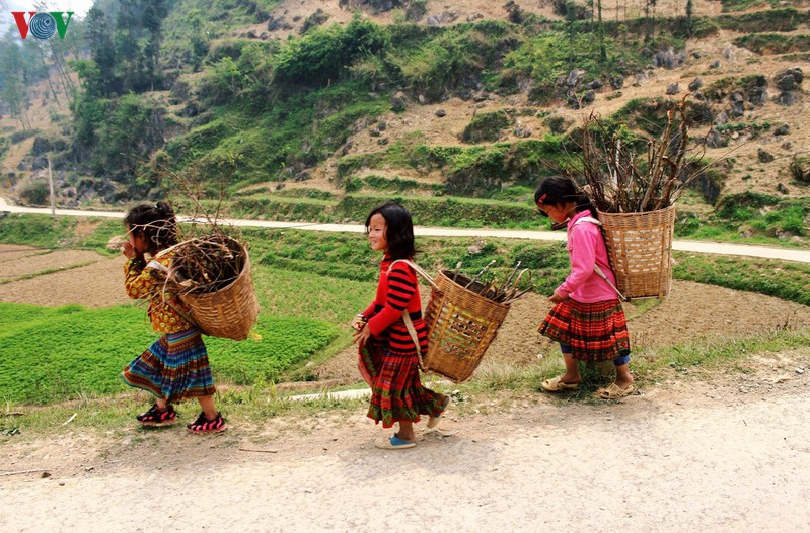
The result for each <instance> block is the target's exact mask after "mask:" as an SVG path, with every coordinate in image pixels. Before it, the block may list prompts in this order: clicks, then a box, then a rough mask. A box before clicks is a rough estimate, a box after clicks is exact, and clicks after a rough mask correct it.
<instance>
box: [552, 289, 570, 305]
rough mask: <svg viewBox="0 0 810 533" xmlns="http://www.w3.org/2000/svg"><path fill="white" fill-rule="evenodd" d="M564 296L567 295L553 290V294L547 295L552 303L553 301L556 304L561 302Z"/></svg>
mask: <svg viewBox="0 0 810 533" xmlns="http://www.w3.org/2000/svg"><path fill="white" fill-rule="evenodd" d="M566 298H568V296H566V295H564V294H560V293H559V292H557V291H554V294H552V295H551V296H549V297H548V299H549V300H550V301H551V302H552V303H555V304H558V303H560V302H562V301H563V300H565V299H566Z"/></svg>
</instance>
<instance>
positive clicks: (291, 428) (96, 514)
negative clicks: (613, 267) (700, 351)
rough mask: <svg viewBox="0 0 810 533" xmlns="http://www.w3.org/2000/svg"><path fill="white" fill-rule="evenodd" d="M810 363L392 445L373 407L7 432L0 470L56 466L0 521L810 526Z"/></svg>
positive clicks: (558, 407)
mask: <svg viewBox="0 0 810 533" xmlns="http://www.w3.org/2000/svg"><path fill="white" fill-rule="evenodd" d="M808 355H810V349H808V350H805V351H804V352H802V353H797V354H793V355H792V357H794V359H793V360H791V361H789V362H787V364H785V363H786V361H785V360H784V357H785V355H784V354H780V355H779V357H780V358H782V360H781V362H778V361H767V362H764V363H763V365H762V367H761V368H760V370H759V371H758V372H757V373H756V374H753V375H747V376H742V377H737V378H731V379H729V380H726V382H725V383H723V384H717V383H714V384H706V383H703V382H696V381H694V380H689V381H687V380H682V381H678V382H674V383H671V384H669V385H663V386H662V387H660V388H655V389H653V390H648V391H646V392H645V394H643V395H637V396H632V397H629V398H626V399H625V400H624V401H622V402H621V403H619V404H612V405H606V404H598V405H583V404H567V403H566V402H564V401H563V402H561V401H557V400H555V399H553V398H549V397H548V396H546V395H543V394H541V393H536V394H532V395H529V396H527V397H524V398H517V399H515V400H514V404H513V405H514V407H513V408H512V409H511V410H509V411H507V412H505V413H496V414H490V415H486V414H474V413H468V414H464V415H460V414H458V410H457V411H456V412H455V413H452V414H449V415H448V419H447V420H446V421H444V422H443V423H442V426H440V427H439V431H434V432H430V433H422V434H421V435H420V436H419V441H418V442H419V444H418V446H417V447H416V448H414V449H412V450H401V451H397V452H388V451H382V450H378V449H375V448H374V447H373V445H372V442H373V439H374V438H375V437H376V436H378V435H381V434H383V433H382V430H379V429H377V428H375V427H374V426H373V425H372V424H371V423H370V422H368V421H367V420H365V419H364V416H363V414H364V413H363V411H362V409H361V408H358V410H357V411H356V412H355V413H354V415H353V416H351V417H350V418H349V419H338V418H336V416H335V415H329V414H326V415H324V416H325V418H323V419H320V420H290V419H273V420H268V421H267V425H266V426H264V427H261V428H253V429H240V428H239V426H238V425H237V426H235V427H234V428H233V429H232V430H231V431H230V432H229V433H226V434H225V435H222V436H214V437H200V436H196V435H189V434H186V433H185V432H184V430H183V429H182V428H181V427H177V426H175V427H174V428H169V429H162V430H159V431H154V430H153V431H143V430H139V429H135V428H130V429H127V430H126V432H125V435H124V436H119V437H112V436H109V435H96V434H92V433H86V432H83V431H80V432H75V433H69V434H67V435H65V436H55V437H51V438H49V439H47V440H44V441H43V440H40V441H35V442H26V443H23V442H20V443H19V444H17V443H15V441H13V440H12V441H10V442H7V443H6V444H4V445H3V446H1V447H0V454H2V464H3V465H4V466H3V468H2V469H3V470H11V471H19V470H26V469H35V468H47V469H49V472H50V473H52V476H51V477H48V478H41V477H39V476H40V475H41V474H39V473H31V474H20V475H13V476H0V530H2V531H65V532H69V531H82V532H88V531H165V530H180V531H191V530H197V531H199V530H211V531H216V530H232V531H285V532H287V531H294V532H297V531H301V532H310V531H352V532H355V531H360V532H365V531H369V532H370V531H375V532H376V531H388V530H391V531H393V530H400V531H401V530H408V531H473V530H474V531H493V532H494V531H540V530H550V531H561V530H569V531H724V532H725V531H743V530H745V531H754V530H764V531H777V530H778V531H807V530H808V529H810V507H808V505H807V501H808V499H809V498H810V479H809V478H808V477H807V472H808V471H810V425H808V424H807V423H806V421H807V412H808V410H810V388H808V385H810V379H808V377H807V376H808V374H807V373H798V372H797V371H796V370H795V369H793V368H790V366H791V365H793V364H797V363H798V362H801V361H804V364H806V362H807V361H808ZM484 409H485V405H479V406H477V407H476V409H475V410H478V411H483V410H484ZM187 410H188V409H186V411H187ZM182 414H183V415H186V414H187V413H182ZM240 446H241V447H245V448H248V447H252V448H253V449H260V450H264V451H241V450H239V447H240Z"/></svg>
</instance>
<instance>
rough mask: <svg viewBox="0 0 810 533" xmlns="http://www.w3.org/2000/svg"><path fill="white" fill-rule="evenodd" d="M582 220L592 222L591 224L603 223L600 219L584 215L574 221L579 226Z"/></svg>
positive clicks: (599, 224)
mask: <svg viewBox="0 0 810 533" xmlns="http://www.w3.org/2000/svg"><path fill="white" fill-rule="evenodd" d="M582 222H590V223H591V224H596V225H597V226H601V225H602V223H601V222H599V221H598V220H596V219H595V218H593V217H582V218H580V219H579V220H577V221H576V222H574V226H579V225H580V223H582Z"/></svg>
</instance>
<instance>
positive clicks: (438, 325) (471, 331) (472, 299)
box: [420, 269, 509, 383]
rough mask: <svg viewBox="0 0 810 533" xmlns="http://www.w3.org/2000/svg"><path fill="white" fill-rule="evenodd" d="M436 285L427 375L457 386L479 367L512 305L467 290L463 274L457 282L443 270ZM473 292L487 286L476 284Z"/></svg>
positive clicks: (430, 315) (430, 305) (430, 307)
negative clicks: (440, 377)
mask: <svg viewBox="0 0 810 533" xmlns="http://www.w3.org/2000/svg"><path fill="white" fill-rule="evenodd" d="M420 273H421V274H422V275H423V277H425V278H426V279H427V280H428V281H430V283H431V285H432V286H433V290H432V292H431V295H430V301H429V302H428V305H427V309H426V310H425V322H426V324H427V328H428V351H427V353H426V354H424V356H423V360H422V362H423V365H424V368H423V369H424V370H425V371H426V372H435V373H437V374H441V375H442V376H445V377H447V378H450V379H452V380H453V381H455V382H456V383H458V382H461V381H464V380H465V379H467V378H468V377H470V375H471V374H472V373H473V371H474V370H475V369H476V368H477V367H478V364H479V363H480V362H481V359H482V358H483V357H484V352H486V350H487V348H489V345H490V344H491V343H492V341H493V340H494V339H495V335H496V334H497V333H498V328H500V327H501V324H502V323H503V321H504V319H505V318H506V313H507V312H508V311H509V305H508V304H502V303H498V302H493V301H492V300H490V299H488V298H484V297H483V296H481V295H480V294H476V293H475V292H473V291H472V290H468V289H465V288H464V285H466V284H467V283H468V282H469V281H470V279H469V278H467V277H466V276H463V275H461V274H459V275H458V277H457V278H456V281H453V280H452V279H451V277H450V276H452V275H453V273H452V272H451V271H447V270H445V271H442V272H439V274H438V275H437V276H436V278H435V279H434V280H431V279H430V277H429V276H427V275H426V274H425V273H424V272H423V271H421V269H420ZM471 288H472V289H478V290H480V289H482V288H483V285H481V284H477V283H473V284H472V285H471Z"/></svg>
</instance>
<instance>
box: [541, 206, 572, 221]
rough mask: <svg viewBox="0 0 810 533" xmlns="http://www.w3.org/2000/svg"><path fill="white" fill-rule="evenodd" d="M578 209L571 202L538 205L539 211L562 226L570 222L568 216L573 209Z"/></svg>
mask: <svg viewBox="0 0 810 533" xmlns="http://www.w3.org/2000/svg"><path fill="white" fill-rule="evenodd" d="M574 207H576V205H575V204H574V203H573V202H569V203H566V204H559V205H553V204H537V209H539V210H540V211H542V212H543V213H545V214H546V215H548V218H550V219H551V220H553V221H554V222H556V223H557V224H560V223H561V222H565V221H566V220H568V214H569V213H570V212H571V209H573V208H574Z"/></svg>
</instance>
